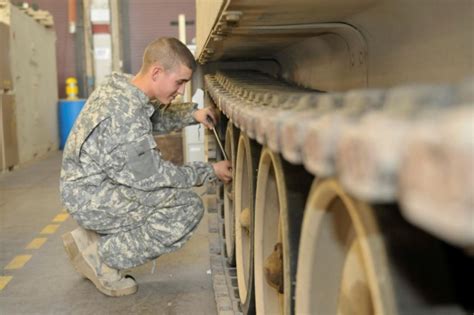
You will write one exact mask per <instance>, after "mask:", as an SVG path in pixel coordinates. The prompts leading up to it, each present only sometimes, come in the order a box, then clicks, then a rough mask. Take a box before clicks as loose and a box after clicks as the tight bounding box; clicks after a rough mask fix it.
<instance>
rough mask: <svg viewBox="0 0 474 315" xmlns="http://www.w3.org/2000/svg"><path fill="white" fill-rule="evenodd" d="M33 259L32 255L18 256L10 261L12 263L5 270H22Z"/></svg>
mask: <svg viewBox="0 0 474 315" xmlns="http://www.w3.org/2000/svg"><path fill="white" fill-rule="evenodd" d="M30 259H31V255H18V256H16V257H15V258H13V259H12V261H10V263H9V264H8V265H7V266H6V267H5V269H20V268H22V267H23V266H24V265H25V264H26V263H27V262H28V260H30Z"/></svg>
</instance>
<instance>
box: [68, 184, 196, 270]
mask: <svg viewBox="0 0 474 315" xmlns="http://www.w3.org/2000/svg"><path fill="white" fill-rule="evenodd" d="M142 201H143V202H144V203H140V204H138V203H137V202H136V201H135V203H134V206H129V207H126V208H127V211H120V209H115V208H114V207H110V209H108V212H109V213H110V215H107V216H103V215H97V214H98V213H99V212H98V211H97V210H95V211H94V210H91V211H87V209H86V210H84V211H76V212H74V213H71V215H72V217H73V218H74V219H75V220H76V221H77V222H78V224H79V225H81V226H82V227H84V228H86V229H90V230H94V231H96V232H97V233H99V234H100V235H101V239H100V241H99V246H98V250H99V256H100V258H101V260H102V261H103V262H104V263H105V264H106V265H108V266H109V267H112V268H116V269H128V268H133V267H136V266H139V265H142V264H144V263H146V262H147V261H149V260H151V259H155V258H157V257H159V256H161V255H163V254H166V253H170V252H172V251H175V250H177V249H179V248H181V247H182V246H183V245H184V244H185V243H186V241H187V240H188V239H189V238H190V237H191V235H192V232H193V231H194V230H195V228H196V227H197V225H198V223H199V222H200V221H201V219H202V216H203V213H204V208H203V204H202V201H201V198H200V197H199V196H198V195H197V194H196V193H194V192H193V191H190V190H185V189H171V188H168V189H161V190H159V191H156V192H147V193H146V194H145V193H144V195H143V200H142ZM124 203H127V200H125V201H122V202H119V204H120V205H121V206H122V207H123V206H124ZM130 203H132V201H130ZM110 206H112V205H110ZM102 207H103V206H102ZM122 209H123V208H122ZM102 210H103V209H102ZM111 227H113V228H111Z"/></svg>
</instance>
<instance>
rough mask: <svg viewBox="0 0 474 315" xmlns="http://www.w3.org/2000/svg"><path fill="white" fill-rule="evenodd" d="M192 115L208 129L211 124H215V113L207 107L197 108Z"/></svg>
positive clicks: (210, 127)
mask: <svg viewBox="0 0 474 315" xmlns="http://www.w3.org/2000/svg"><path fill="white" fill-rule="evenodd" d="M193 116H194V119H196V121H197V122H200V123H201V124H203V125H204V126H206V127H207V128H209V129H212V125H213V124H214V125H216V124H217V119H216V114H215V113H214V111H213V110H212V109H210V108H209V107H205V108H201V109H198V110H197V111H195V112H194V113H193ZM209 120H210V121H209Z"/></svg>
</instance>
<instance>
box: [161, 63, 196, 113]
mask: <svg viewBox="0 0 474 315" xmlns="http://www.w3.org/2000/svg"><path fill="white" fill-rule="evenodd" d="M192 74H193V72H192V70H191V69H189V68H188V67H187V66H185V65H183V64H179V65H177V66H175V67H174V68H172V69H169V70H165V69H163V68H159V69H158V70H157V71H156V72H155V73H154V74H153V93H154V97H155V98H156V99H158V100H159V101H160V103H162V104H169V103H171V101H172V100H173V99H174V98H175V97H176V96H177V95H178V94H181V95H183V94H184V87H185V86H186V82H188V81H189V80H191V77H192Z"/></svg>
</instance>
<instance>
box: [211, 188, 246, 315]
mask: <svg viewBox="0 0 474 315" xmlns="http://www.w3.org/2000/svg"><path fill="white" fill-rule="evenodd" d="M222 192H223V185H222V184H217V183H208V187H207V196H206V208H207V213H208V230H209V254H210V265H211V274H212V285H213V289H214V297H215V301H216V306H217V314H218V315H240V314H242V312H241V310H240V302H239V293H238V287H237V276H236V271H235V267H232V266H230V265H229V264H228V262H227V257H226V254H225V253H226V251H225V233H224V205H223V203H222V198H220V197H219V195H221V194H222Z"/></svg>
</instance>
